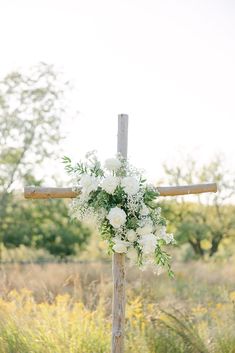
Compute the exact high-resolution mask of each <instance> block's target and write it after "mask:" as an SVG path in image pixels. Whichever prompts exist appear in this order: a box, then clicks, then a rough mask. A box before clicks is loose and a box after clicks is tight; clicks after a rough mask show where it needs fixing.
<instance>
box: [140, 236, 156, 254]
mask: <svg viewBox="0 0 235 353" xmlns="http://www.w3.org/2000/svg"><path fill="white" fill-rule="evenodd" d="M138 242H139V244H140V245H142V251H143V253H144V254H152V253H154V250H155V248H156V245H157V238H156V236H155V235H154V234H153V233H150V234H145V235H142V237H141V238H140V240H139V241H138Z"/></svg>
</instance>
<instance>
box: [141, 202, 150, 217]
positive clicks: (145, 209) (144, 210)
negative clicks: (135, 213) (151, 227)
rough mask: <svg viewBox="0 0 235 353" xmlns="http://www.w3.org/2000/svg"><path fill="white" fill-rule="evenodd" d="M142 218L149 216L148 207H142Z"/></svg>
mask: <svg viewBox="0 0 235 353" xmlns="http://www.w3.org/2000/svg"><path fill="white" fill-rule="evenodd" d="M140 214H141V216H147V215H148V214H149V209H148V207H147V206H146V205H144V204H143V205H142V208H141V210H140Z"/></svg>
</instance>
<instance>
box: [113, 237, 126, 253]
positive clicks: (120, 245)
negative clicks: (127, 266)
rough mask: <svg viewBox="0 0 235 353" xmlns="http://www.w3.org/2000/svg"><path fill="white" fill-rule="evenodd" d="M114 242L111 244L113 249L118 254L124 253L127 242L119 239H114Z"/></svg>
mask: <svg viewBox="0 0 235 353" xmlns="http://www.w3.org/2000/svg"><path fill="white" fill-rule="evenodd" d="M114 242H115V244H114V245H113V248H112V249H113V250H114V251H115V252H117V253H119V254H122V253H126V252H127V242H125V241H123V240H120V239H114Z"/></svg>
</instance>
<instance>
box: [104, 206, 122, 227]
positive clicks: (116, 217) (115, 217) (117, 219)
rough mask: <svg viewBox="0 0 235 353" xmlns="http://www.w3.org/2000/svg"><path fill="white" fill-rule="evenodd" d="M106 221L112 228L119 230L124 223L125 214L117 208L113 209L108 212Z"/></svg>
mask: <svg viewBox="0 0 235 353" xmlns="http://www.w3.org/2000/svg"><path fill="white" fill-rule="evenodd" d="M107 219H108V220H109V222H110V224H111V225H112V226H113V227H114V228H120V227H121V226H122V225H123V224H124V223H125V222H126V213H125V212H124V211H123V210H122V209H121V208H119V207H113V208H111V210H110V211H109V213H108V215H107Z"/></svg>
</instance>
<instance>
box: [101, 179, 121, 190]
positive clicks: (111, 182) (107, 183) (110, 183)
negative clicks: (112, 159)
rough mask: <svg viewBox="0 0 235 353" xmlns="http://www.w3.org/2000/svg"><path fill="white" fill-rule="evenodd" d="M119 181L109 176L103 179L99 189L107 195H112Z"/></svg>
mask: <svg viewBox="0 0 235 353" xmlns="http://www.w3.org/2000/svg"><path fill="white" fill-rule="evenodd" d="M118 183H119V180H118V178H117V177H113V176H109V177H107V178H105V179H104V181H103V183H102V185H101V187H102V189H103V190H105V191H106V192H107V193H108V194H113V193H114V191H115V189H116V187H117V186H118Z"/></svg>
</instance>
